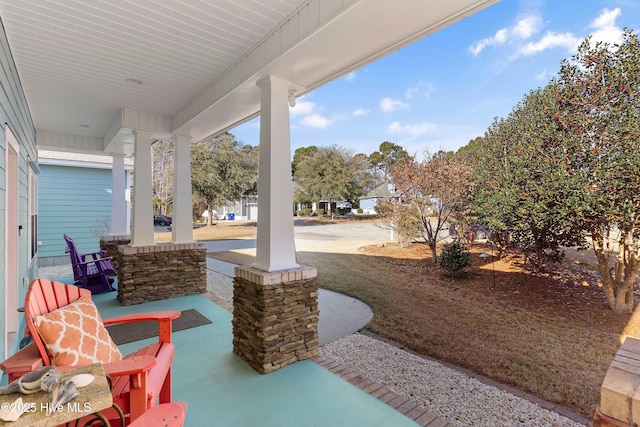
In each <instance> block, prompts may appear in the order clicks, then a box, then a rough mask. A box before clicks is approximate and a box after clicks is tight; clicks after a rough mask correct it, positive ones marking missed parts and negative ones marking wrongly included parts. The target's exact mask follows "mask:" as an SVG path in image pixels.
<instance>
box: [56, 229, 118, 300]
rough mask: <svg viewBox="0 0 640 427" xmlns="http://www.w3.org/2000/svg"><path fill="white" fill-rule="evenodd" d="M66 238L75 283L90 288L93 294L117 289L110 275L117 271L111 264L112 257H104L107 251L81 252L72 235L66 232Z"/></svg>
mask: <svg viewBox="0 0 640 427" xmlns="http://www.w3.org/2000/svg"><path fill="white" fill-rule="evenodd" d="M64 240H65V242H67V250H66V252H68V253H69V256H70V257H71V266H72V267H73V279H74V280H75V281H76V283H75V285H76V286H80V287H83V288H86V289H89V290H90V291H91V293H92V294H97V293H100V292H111V291H115V289H114V288H113V287H112V286H111V284H112V283H113V279H112V278H110V277H109V276H115V275H116V274H117V272H116V270H115V269H114V268H113V266H112V265H111V257H104V255H105V253H106V251H99V252H92V253H88V254H80V253H78V250H77V248H76V244H75V242H74V241H73V239H72V238H71V237H69V236H67V235H66V234H65V235H64Z"/></svg>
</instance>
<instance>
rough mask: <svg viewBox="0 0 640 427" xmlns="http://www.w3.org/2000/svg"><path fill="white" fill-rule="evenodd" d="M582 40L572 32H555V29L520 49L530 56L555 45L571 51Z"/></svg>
mask: <svg viewBox="0 0 640 427" xmlns="http://www.w3.org/2000/svg"><path fill="white" fill-rule="evenodd" d="M581 42H582V39H581V38H578V37H576V36H574V35H573V34H572V33H555V32H553V31H548V32H547V33H546V34H545V35H544V36H543V37H542V38H541V39H540V40H538V41H537V42H529V43H527V44H526V45H524V46H523V47H522V48H521V49H520V53H522V54H523V55H525V56H528V55H533V54H536V53H540V52H542V51H544V50H547V49H551V48H554V47H564V48H566V49H567V50H568V51H569V52H574V51H575V50H576V49H577V48H578V46H579V45H580V43H581Z"/></svg>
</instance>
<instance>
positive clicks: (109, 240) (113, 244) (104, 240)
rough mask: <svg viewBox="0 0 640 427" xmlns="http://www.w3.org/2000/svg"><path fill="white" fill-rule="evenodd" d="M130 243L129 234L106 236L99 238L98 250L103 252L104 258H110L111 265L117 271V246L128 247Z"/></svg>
mask: <svg viewBox="0 0 640 427" xmlns="http://www.w3.org/2000/svg"><path fill="white" fill-rule="evenodd" d="M130 242H131V235H130V234H123V235H107V236H102V237H101V238H100V250H103V251H105V257H111V265H112V266H113V268H114V269H115V270H116V271H118V258H119V256H120V255H119V254H118V246H120V245H128V244H129V243H130Z"/></svg>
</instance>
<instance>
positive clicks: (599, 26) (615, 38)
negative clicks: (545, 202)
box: [590, 8, 622, 44]
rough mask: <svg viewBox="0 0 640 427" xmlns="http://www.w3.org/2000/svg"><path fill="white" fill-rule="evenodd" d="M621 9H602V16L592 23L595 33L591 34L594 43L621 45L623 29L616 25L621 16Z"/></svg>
mask: <svg viewBox="0 0 640 427" xmlns="http://www.w3.org/2000/svg"><path fill="white" fill-rule="evenodd" d="M621 13H622V12H621V10H620V8H615V9H613V10H609V9H602V11H601V12H600V15H599V16H598V17H597V18H596V19H594V20H593V21H592V22H591V25H590V26H591V28H593V29H594V32H593V33H592V34H591V41H592V42H598V41H600V42H604V43H610V44H619V43H621V42H622V29H621V28H620V27H618V26H617V25H616V19H617V18H618V16H620V14H621Z"/></svg>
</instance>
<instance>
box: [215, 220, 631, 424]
mask: <svg viewBox="0 0 640 427" xmlns="http://www.w3.org/2000/svg"><path fill="white" fill-rule="evenodd" d="M215 227H218V228H216V230H215V232H214V233H213V234H216V235H217V236H224V237H219V238H225V237H232V236H233V237H239V235H240V234H241V233H247V234H245V235H244V236H243V237H251V236H254V235H255V227H253V230H252V231H253V233H254V234H251V233H248V231H250V229H249V228H247V227H243V228H240V227H239V225H230V223H226V224H224V226H222V227H220V226H214V227H210V228H211V229H213V228H215ZM234 227H239V228H234ZM208 231H210V232H213V230H208ZM211 236H212V234H209V237H211ZM485 250H487V249H486V248H484V247H483V246H479V245H477V246H475V247H473V248H472V253H473V262H474V265H473V267H472V268H471V270H470V272H469V275H468V277H466V278H463V279H455V280H454V279H451V278H449V277H448V276H446V275H443V274H442V273H441V272H440V271H439V270H438V269H437V268H436V267H435V266H434V264H433V263H432V262H431V261H430V260H429V258H430V254H429V251H428V248H426V247H425V246H424V245H419V244H414V245H411V246H410V247H409V248H408V249H402V248H400V247H399V246H397V245H389V246H386V247H378V246H369V247H364V248H361V249H360V252H359V253H356V254H336V253H318V252H304V251H302V252H298V261H299V262H301V263H303V264H305V265H310V266H314V267H317V268H318V275H319V284H320V286H321V287H323V288H327V289H331V290H334V291H337V292H342V293H344V294H347V295H351V296H353V297H356V298H358V299H360V300H362V301H364V302H365V303H367V304H368V305H369V306H370V307H371V308H372V310H373V311H374V313H375V316H374V318H373V320H372V321H371V323H369V325H368V326H367V328H368V329H370V330H371V331H373V332H375V333H377V334H380V335H383V336H386V337H389V338H391V339H393V340H395V341H398V342H401V343H403V344H405V345H407V346H408V347H410V348H412V349H414V350H415V351H418V352H420V353H423V354H428V355H430V356H434V357H437V358H440V359H443V360H446V361H449V362H451V363H454V364H457V365H460V366H463V367H466V368H468V369H471V370H472V371H474V372H477V373H480V374H483V375H486V376H489V377H491V378H494V379H496V380H498V381H500V382H503V383H506V384H509V385H512V386H515V387H517V388H520V389H522V390H525V391H528V392H531V393H533V394H535V395H538V396H540V397H542V398H544V399H546V400H549V401H552V402H556V403H559V404H562V405H565V406H568V407H569V408H571V409H573V410H576V411H577V412H579V413H581V414H582V415H584V416H586V417H589V416H590V415H591V412H592V410H593V408H594V407H595V405H596V404H597V402H598V398H599V387H600V384H601V383H602V379H603V377H604V374H605V372H606V369H607V367H608V366H609V363H610V362H611V360H612V358H613V356H614V354H615V352H616V350H617V349H618V347H619V345H620V342H619V336H620V333H621V332H622V330H623V328H624V326H625V324H626V323H627V321H628V320H629V316H628V315H615V314H613V313H612V312H611V311H610V310H609V309H608V307H607V305H606V302H605V300H604V297H603V294H602V291H601V289H599V288H598V286H597V284H596V283H595V281H594V280H593V276H592V275H590V274H588V272H586V273H585V274H583V273H582V270H579V269H573V268H569V267H567V266H555V269H554V270H555V273H554V274H551V275H534V274H533V273H530V272H529V271H527V270H526V269H524V268H523V267H522V265H521V260H520V259H518V258H509V259H506V260H498V261H496V262H495V263H494V264H491V263H490V262H489V263H487V264H483V263H482V261H481V259H480V258H479V257H478V255H479V254H480V253H481V252H482V251H485ZM212 255H213V256H215V257H217V258H222V259H226V260H228V261H231V262H236V263H239V264H246V263H249V262H250V261H251V257H250V256H248V255H246V254H242V253H231V252H224V253H217V254H212Z"/></svg>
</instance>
